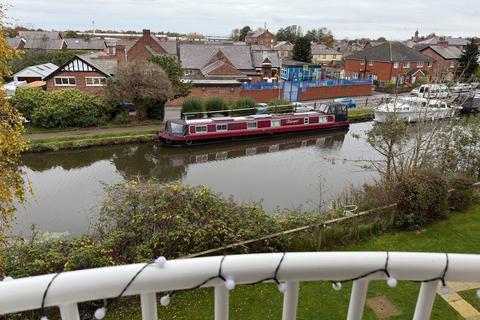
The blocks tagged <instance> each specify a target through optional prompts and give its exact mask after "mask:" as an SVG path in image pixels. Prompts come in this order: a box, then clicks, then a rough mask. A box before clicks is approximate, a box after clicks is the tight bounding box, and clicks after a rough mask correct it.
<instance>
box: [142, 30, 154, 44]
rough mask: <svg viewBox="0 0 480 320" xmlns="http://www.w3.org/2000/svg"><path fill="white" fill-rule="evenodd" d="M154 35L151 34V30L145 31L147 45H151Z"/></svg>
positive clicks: (144, 36)
mask: <svg viewBox="0 0 480 320" xmlns="http://www.w3.org/2000/svg"><path fill="white" fill-rule="evenodd" d="M151 39H152V35H151V34H150V29H143V40H144V41H145V43H146V44H150V42H151Z"/></svg>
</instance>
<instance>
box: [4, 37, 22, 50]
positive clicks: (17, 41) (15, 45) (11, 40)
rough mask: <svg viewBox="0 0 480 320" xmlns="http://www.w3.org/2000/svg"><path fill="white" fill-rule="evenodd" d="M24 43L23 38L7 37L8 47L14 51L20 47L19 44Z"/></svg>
mask: <svg viewBox="0 0 480 320" xmlns="http://www.w3.org/2000/svg"><path fill="white" fill-rule="evenodd" d="M22 41H23V42H26V41H25V39H23V38H19V37H15V38H10V37H7V43H8V45H9V46H10V47H12V48H14V49H17V48H18V47H20V43H21V42H22Z"/></svg>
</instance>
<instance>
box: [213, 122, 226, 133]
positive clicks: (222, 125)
mask: <svg viewBox="0 0 480 320" xmlns="http://www.w3.org/2000/svg"><path fill="white" fill-rule="evenodd" d="M223 127H225V129H222V128H223ZM216 128H217V131H218V132H224V131H228V124H227V123H221V124H217V127H216Z"/></svg>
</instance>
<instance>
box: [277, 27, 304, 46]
mask: <svg viewBox="0 0 480 320" xmlns="http://www.w3.org/2000/svg"><path fill="white" fill-rule="evenodd" d="M302 35H303V33H302V28H301V27H300V26H297V25H291V26H288V27H285V28H280V29H278V31H277V34H276V36H277V40H278V41H290V42H291V43H295V41H297V39H298V38H299V37H301V36H302Z"/></svg>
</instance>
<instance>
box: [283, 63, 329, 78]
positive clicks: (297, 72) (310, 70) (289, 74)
mask: <svg viewBox="0 0 480 320" xmlns="http://www.w3.org/2000/svg"><path fill="white" fill-rule="evenodd" d="M280 77H281V78H282V80H284V81H317V80H321V79H322V66H321V65H319V64H313V63H307V62H302V61H296V60H285V61H283V62H282V68H281V71H280Z"/></svg>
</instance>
